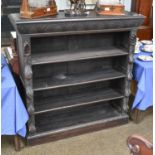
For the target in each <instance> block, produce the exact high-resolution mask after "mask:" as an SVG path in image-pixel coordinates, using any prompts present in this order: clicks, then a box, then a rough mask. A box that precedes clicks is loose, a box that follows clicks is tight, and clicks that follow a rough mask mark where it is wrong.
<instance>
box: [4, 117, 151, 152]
mask: <svg viewBox="0 0 155 155" xmlns="http://www.w3.org/2000/svg"><path fill="white" fill-rule="evenodd" d="M135 133H136V134H139V135H142V136H144V137H146V138H147V139H148V140H150V141H151V142H152V141H153V118H152V115H148V116H146V117H145V118H144V119H143V120H142V122H140V123H139V124H135V123H133V122H130V123H129V124H127V125H123V126H120V127H114V128H110V129H106V130H101V131H98V132H93V133H89V134H84V135H80V136H76V137H72V138H68V139H63V140H59V141H55V142H51V143H46V144H42V145H38V146H33V147H25V148H23V149H22V150H21V151H20V152H18V153H17V152H15V150H14V146H13V143H12V142H13V139H12V137H2V147H1V148H2V149H1V154H2V155H130V153H129V151H128V148H127V146H126V139H127V137H128V136H129V135H131V134H135Z"/></svg>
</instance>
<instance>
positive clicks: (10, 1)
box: [1, 0, 20, 46]
mask: <svg viewBox="0 0 155 155" xmlns="http://www.w3.org/2000/svg"><path fill="white" fill-rule="evenodd" d="M1 9H2V13H1V45H2V46H8V45H10V43H11V41H10V31H14V28H13V26H12V24H11V23H10V21H9V18H8V15H9V14H11V13H19V9H20V0H2V7H1Z"/></svg>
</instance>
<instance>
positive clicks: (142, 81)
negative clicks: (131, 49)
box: [132, 51, 153, 110]
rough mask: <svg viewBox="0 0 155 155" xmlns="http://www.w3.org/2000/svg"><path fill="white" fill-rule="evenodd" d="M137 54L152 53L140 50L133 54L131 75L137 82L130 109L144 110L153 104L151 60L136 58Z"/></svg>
mask: <svg viewBox="0 0 155 155" xmlns="http://www.w3.org/2000/svg"><path fill="white" fill-rule="evenodd" d="M139 55H152V53H147V52H142V51H140V53H138V54H135V56H134V58H135V61H134V67H133V77H134V79H135V80H136V81H137V82H138V84H137V92H136V96H135V99H134V102H133V106H132V109H134V108H137V109H139V110H146V109H147V108H148V107H150V106H153V62H152V61H150V62H144V61H141V60H138V59H137V57H138V56H139Z"/></svg>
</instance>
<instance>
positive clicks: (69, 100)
mask: <svg viewBox="0 0 155 155" xmlns="http://www.w3.org/2000/svg"><path fill="white" fill-rule="evenodd" d="M123 97H124V96H123V95H122V94H121V93H119V92H118V91H116V90H114V89H112V88H107V89H104V90H99V91H92V92H86V93H81V94H73V95H68V96H62V97H57V98H56V97H55V98H50V97H46V98H43V99H40V98H38V100H36V101H34V105H36V107H35V111H36V112H35V114H41V113H45V112H49V111H57V110H64V109H68V108H73V107H79V106H84V105H91V104H95V103H97V102H103V101H109V100H114V99H121V98H123ZM38 103H39V104H38Z"/></svg>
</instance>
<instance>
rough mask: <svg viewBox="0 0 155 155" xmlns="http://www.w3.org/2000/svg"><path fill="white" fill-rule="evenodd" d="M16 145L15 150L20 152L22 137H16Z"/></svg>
mask: <svg viewBox="0 0 155 155" xmlns="http://www.w3.org/2000/svg"><path fill="white" fill-rule="evenodd" d="M14 144H15V150H16V151H20V137H19V136H17V135H15V136H14Z"/></svg>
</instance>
